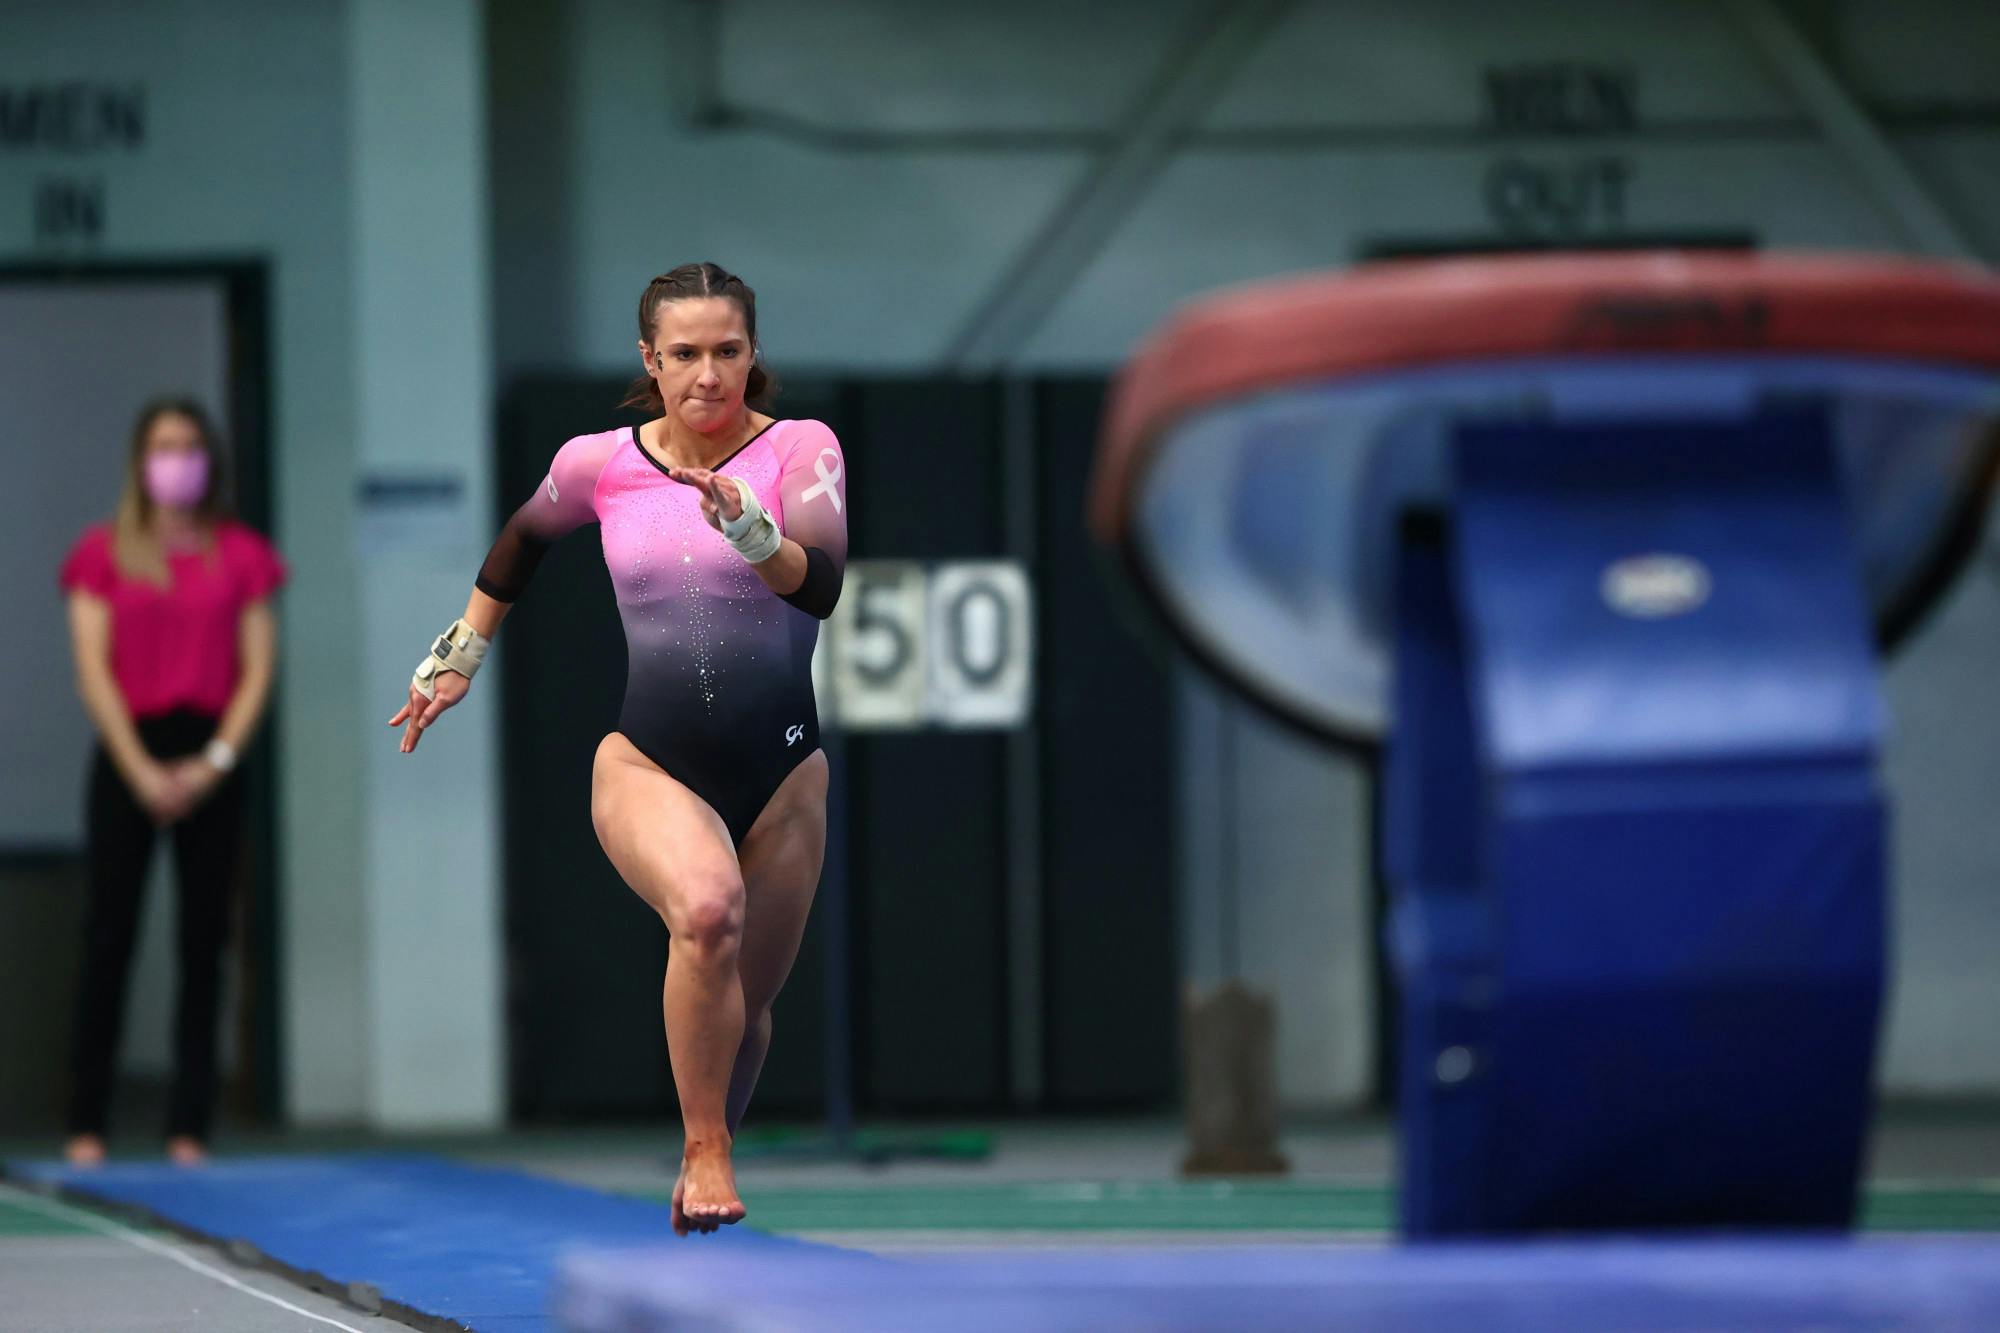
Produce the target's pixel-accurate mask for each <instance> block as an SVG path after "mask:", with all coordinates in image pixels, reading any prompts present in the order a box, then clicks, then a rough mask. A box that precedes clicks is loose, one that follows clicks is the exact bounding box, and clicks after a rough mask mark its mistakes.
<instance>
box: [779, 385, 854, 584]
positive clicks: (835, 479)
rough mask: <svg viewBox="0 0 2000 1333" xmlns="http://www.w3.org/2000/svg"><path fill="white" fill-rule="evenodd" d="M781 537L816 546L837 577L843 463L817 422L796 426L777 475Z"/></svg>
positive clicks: (843, 552) (843, 525) (843, 555)
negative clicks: (823, 554)
mask: <svg viewBox="0 0 2000 1333" xmlns="http://www.w3.org/2000/svg"><path fill="white" fill-rule="evenodd" d="M778 503H779V504H780V505H781V506H783V508H782V510H781V512H782V513H783V515H784V519H785V535H786V536H787V537H790V538H791V539H792V540H793V541H795V542H797V543H798V544H799V545H801V546H805V547H817V548H818V549H819V550H822V551H824V552H826V554H827V558H828V559H830V560H831V561H832V562H833V568H834V572H835V573H836V574H838V573H840V572H841V571H842V570H843V569H844V568H845V566H846V564H847V460H846V459H845V458H844V457H843V456H842V454H841V452H840V441H839V440H837V439H835V438H834V435H833V432H832V431H831V430H829V429H827V427H826V426H825V425H824V424H823V423H821V422H818V421H801V422H800V423H799V428H798V429H797V430H795V431H793V432H792V438H791V442H790V448H789V449H788V451H787V452H786V455H785V460H784V462H783V464H782V465H781V466H780V469H779V472H778Z"/></svg>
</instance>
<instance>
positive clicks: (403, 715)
mask: <svg viewBox="0 0 2000 1333" xmlns="http://www.w3.org/2000/svg"><path fill="white" fill-rule="evenodd" d="M431 684H432V686H433V687H434V688H435V689H436V690H437V698H435V699H426V698H424V692H423V691H422V690H420V689H418V688H417V687H416V685H415V684H414V683H413V684H412V685H411V686H410V701H409V702H408V703H406V704H404V705H403V706H402V708H400V709H399V710H397V712H396V716H394V717H392V718H390V719H389V725H390V726H392V727H402V728H403V743H402V744H401V745H400V746H398V747H397V748H398V749H399V750H401V751H402V753H404V754H408V753H410V752H411V751H412V750H414V749H416V748H417V742H418V741H420V740H422V739H423V736H424V728H425V727H428V726H429V725H430V724H431V723H433V722H435V721H437V720H438V719H439V718H440V717H442V716H444V710H445V709H447V708H450V707H451V706H452V705H453V704H455V703H457V702H458V701H459V700H460V699H463V698H464V697H465V692H466V691H467V690H469V689H471V688H472V682H471V681H469V680H467V679H466V678H465V677H464V676H461V675H459V674H458V673H457V672H456V671H443V670H441V671H439V672H438V673H437V675H436V676H434V677H432V678H431Z"/></svg>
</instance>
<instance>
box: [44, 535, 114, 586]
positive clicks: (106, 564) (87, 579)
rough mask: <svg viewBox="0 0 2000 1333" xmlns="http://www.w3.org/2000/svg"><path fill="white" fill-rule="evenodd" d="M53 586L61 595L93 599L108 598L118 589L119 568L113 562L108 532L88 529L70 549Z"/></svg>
mask: <svg viewBox="0 0 2000 1333" xmlns="http://www.w3.org/2000/svg"><path fill="white" fill-rule="evenodd" d="M56 582H57V583H59V584H60V585H61V586H62V590H63V591H64V592H87V593H89V594H90V595H91V596H93V597H109V596H111V592H112V589H114V588H115V587H117V586H118V565H117V562H116V561H114V560H113V559H112V554H111V532H110V530H109V529H108V528H105V527H102V526H99V527H92V528H87V529H85V530H84V534H83V536H81V537H79V538H77V542H76V545H75V546H72V547H70V550H69V555H68V556H67V557H66V558H65V559H64V560H63V563H62V572H61V573H60V574H58V575H57V576H56Z"/></svg>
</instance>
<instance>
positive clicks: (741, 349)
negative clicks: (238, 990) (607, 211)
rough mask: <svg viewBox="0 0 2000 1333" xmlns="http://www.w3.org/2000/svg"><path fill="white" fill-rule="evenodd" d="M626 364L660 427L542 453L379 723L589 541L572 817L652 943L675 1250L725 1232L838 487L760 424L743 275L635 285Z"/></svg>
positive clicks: (762, 380)
mask: <svg viewBox="0 0 2000 1333" xmlns="http://www.w3.org/2000/svg"><path fill="white" fill-rule="evenodd" d="M639 354H640V358H641V360H642V362H643V364H644V367H645V374H644V376H643V377H641V378H640V379H637V380H635V381H634V382H633V388H632V393H631V394H630V395H629V396H628V397H627V399H626V403H625V405H626V406H637V407H640V408H641V409H642V410H651V411H653V412H657V413H660V414H661V415H660V416H659V417H658V418H657V419H655V420H652V421H648V422H646V423H645V424H644V425H642V426H627V427H620V428H618V429H616V430H611V431H605V432H603V433H600V434H596V435H580V436H578V437H576V438H575V439H573V440H570V441H569V442H568V443H567V444H565V445H563V447H562V448H561V450H560V451H559V452H557V454H556V456H555V460H554V462H552V463H551V464H550V466H549V472H548V476H547V477H546V478H545V479H544V480H543V482H542V484H541V486H540V487H539V488H538V489H537V490H536V492H535V494H534V495H533V496H531V497H530V498H529V499H528V501H527V503H525V504H523V505H522V506H521V507H520V509H519V510H517V511H516V512H515V514H514V516H513V517H512V518H511V519H509V520H508V522H507V524H506V526H505V528H503V529H502V531H501V533H500V536H499V538H498V540H496V541H495V542H494V544H493V547H492V549H491V551H490V552H489V553H488V554H487V557H486V561H485V564H484V565H483V566H482V567H481V569H480V572H479V577H478V580H477V582H476V585H475V587H474V590H473V592H472V595H471V599H470V601H468V602H467V604H466V608H465V614H464V616H463V617H462V618H460V619H459V620H458V621H456V622H455V623H454V624H453V625H452V626H451V628H450V629H448V630H447V631H446V632H445V633H444V634H443V635H442V636H440V637H439V639H438V640H437V642H436V643H435V644H434V645H433V647H432V649H431V653H430V655H429V656H426V657H425V658H424V660H423V661H422V662H421V663H420V664H419V665H418V667H417V671H416V676H415V678H414V679H413V680H412V681H411V683H410V693H409V700H408V702H407V703H405V704H404V706H403V708H402V709H401V710H400V711H398V712H397V714H396V715H395V716H394V717H392V718H391V719H389V725H390V726H392V727H397V726H400V727H402V728H403V734H402V740H401V750H402V752H403V753H405V754H408V753H411V752H413V751H414V750H415V749H416V748H417V743H418V741H419V740H421V739H422V736H423V733H424V731H425V730H426V729H427V728H429V727H430V726H431V725H432V724H434V723H435V722H436V721H437V720H438V718H439V717H441V716H442V715H443V714H444V712H445V710H446V709H448V708H450V707H451V706H452V705H453V704H455V703H457V702H458V701H459V700H460V699H462V698H464V697H465V693H466V691H467V689H468V688H469V687H470V685H471V682H472V676H473V673H474V672H475V671H476V670H477V669H478V667H479V663H480V661H481V659H482V658H484V656H485V654H486V651H487V648H488V646H489V645H490V643H491V640H492V637H493V635H494V634H495V633H496V632H497V631H498V630H499V628H500V622H501V621H502V620H503V619H505V618H506V615H507V612H508V609H509V608H510V606H511V605H512V603H513V602H514V601H515V599H516V598H518V597H519V596H520V595H521V592H522V590H523V589H524V588H525V587H526V586H527V583H528V580H529V578H530V577H531V576H532V574H533V573H534V570H535V566H536V565H537V563H538V562H539V561H540V559H541V557H542V554H543V552H544V551H545V550H546V549H547V548H548V546H549V544H550V543H552V542H554V541H555V540H556V539H557V538H558V537H561V536H562V535H563V534H565V533H567V532H570V531H572V530H573V529H575V528H578V527H581V526H582V525H584V524H585V523H589V522H593V521H594V522H596V523H597V524H598V526H599V531H600V534H601V536H602V540H603V545H604V559H605V563H606V564H607V565H608V566H609V567H610V570H611V578H612V583H613V585H614V587H615V589H616V592H617V599H618V612H619V616H620V618H621V619H622V620H623V622H624V627H625V648H626V681H625V700H624V706H623V709H622V711H621V712H620V714H619V718H618V729H617V730H616V731H614V732H612V733H611V734H610V735H608V736H606V737H605V738H604V740H603V742H602V743H601V744H600V745H599V746H598V747H597V757H596V762H595V765H594V768H593V772H592V774H591V819H592V822H593V823H594V824H595V826H596V829H597V837H598V841H599V842H600V843H601V844H602V846H603V848H604V851H605V854H606V855H607V856H609V857H610V859H611V863H612V865H613V866H615V867H616V868H617V870H618V873H619V874H620V875H621V876H622V877H623V878H624V880H625V883H626V884H627V885H629V886H630V887H631V889H632V891H633V892H634V893H636V894H638V895H639V897H640V898H641V899H643V900H644V901H645V903H646V905H647V906H649V907H651V908H652V909H653V910H654V911H655V912H657V913H658V914H659V916H660V919H661V920H662V921H663V922H665V923H666V927H667V930H668V932H669V944H668V951H667V974H666V982H665V985H664V988H663V997H662V1005H663V1008H664V1009H665V1012H666V1029H667V1054H668V1059H669V1061H670V1063H671V1065H672V1068H673V1075H674V1086H675V1088H676V1090H677V1091H678V1093H679V1096H680V1106H681V1120H682V1127H683V1130H684V1133H685V1143H684V1147H683V1150H682V1156H681V1171H680V1179H679V1180H678V1181H677V1182H676V1183H675V1185H674V1194H673V1228H674V1231H675V1233H676V1234H677V1235H683V1236H684V1235H686V1234H688V1232H689V1231H697V1232H712V1231H714V1230H716V1229H717V1228H718V1227H721V1226H725V1225H728V1224H731V1223H734V1222H738V1221H741V1220H742V1219H743V1216H744V1214H745V1211H746V1210H745V1208H744V1205H743V1202H742V1200H741V1198H740V1197H739V1196H738V1194H737V1190H736V1178H735V1173H734V1171H733V1169H732V1167H731V1163H730V1147H731V1144H732V1142H733V1138H734V1135H735V1132H736V1129H737V1127H738V1125H740V1124H741V1122H742V1119H743V1113H744V1110H745V1108H746V1107H747V1106H748V1105H749V1102H750V1094H751V1092H752V1090H753V1089H754V1088H755V1087H756V1085H757V1076H758V1073H759V1072H760V1071H761V1070H762V1068H763V1064H764V1056H765V1053H766V1051H767V1050H769V1048H770V1044H771V1002H772V1000H773V999H774V998H776V996H777V994H778V990H779V988H780V987H781V986H783V985H784V982H785V977H786V975H787V974H788V973H789V972H790V971H791V968H792V961H793V959H794V958H795V957H796V956H797V954H798V949H799V939H800V936H801V935H802V934H803V933H804V930H805V924H806V913H807V911H808V910H809V909H810V907H811V906H812V899H813V892H814V890H815V889H816V888H817V886H818V883H819V873H820V860H821V857H822V855H823V853H824V851H825V846H826V791H827V764H826V756H825V755H824V754H823V753H822V752H821V750H820V746H819V719H818V714H817V710H816V708H815V704H814V699H813V687H812V655H813V645H814V643H815V641H816V640H817V638H818V635H819V622H820V621H821V620H824V619H825V618H826V617H827V616H828V615H830V614H831V613H832V611H833V607H834V603H835V601H836V600H837V599H838V598H839V596H840V585H841V576H842V570H843V567H844V565H845V562H846V559H847V520H846V510H847V490H846V468H845V466H844V463H843V460H842V455H841V450H840V445H839V442H838V441H836V440H835V438H834V435H833V432H832V431H830V430H828V429H827V428H826V427H825V426H824V425H822V424H820V423H819V422H817V421H780V420H776V419H774V418H772V417H771V416H769V415H767V413H766V412H765V411H764V410H763V409H764V408H765V407H767V406H768V405H769V394H770V392H771V390H772V388H773V384H772V378H771V376H770V374H769V372H768V371H767V370H766V369H765V367H764V364H763V355H762V351H761V349H760V347H759V345H758V342H757V301H756V296H755V294H754V293H753V292H752V291H751V289H750V288H749V287H748V286H746V285H745V284H744V282H743V280H742V279H741V278H738V277H736V276H734V275H732V274H729V273H726V272H724V271H723V270H722V269H721V268H719V267H717V266H716V265H714V264H688V265H684V266H682V267H680V268H677V269H675V270H673V271H672V272H671V273H666V274H663V275H661V276H660V277H657V278H654V279H653V280H652V282H651V283H650V284H648V285H647V287H646V291H645V294H644V295H643V296H642V297H640V300H639Z"/></svg>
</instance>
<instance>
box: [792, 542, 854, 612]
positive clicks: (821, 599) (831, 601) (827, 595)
mask: <svg viewBox="0 0 2000 1333" xmlns="http://www.w3.org/2000/svg"><path fill="white" fill-rule="evenodd" d="M804 550H805V553H806V577H805V582H803V583H801V584H799V586H798V587H797V589H795V590H794V591H792V592H781V593H779V594H778V596H780V597H782V598H784V599H785V600H786V601H788V602H790V603H791V604H792V605H793V606H796V607H797V608H798V609H799V610H801V611H803V612H805V613H806V614H807V615H809V616H811V617H813V618H814V619H815V620H825V619H826V618H827V617H828V616H830V615H832V614H833V608H834V606H835V604H837V603H838V602H839V601H840V582H841V579H840V567H839V566H838V565H836V564H834V563H833V557H832V556H830V555H828V554H827V553H826V552H825V551H822V550H820V549H819V547H817V546H808V547H805V548H804Z"/></svg>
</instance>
